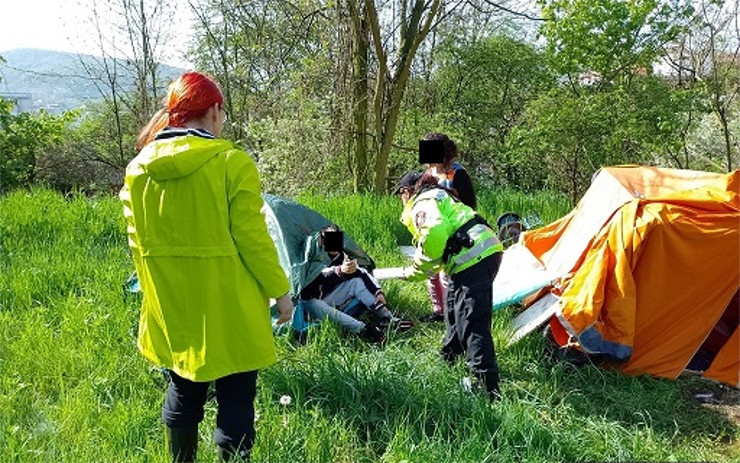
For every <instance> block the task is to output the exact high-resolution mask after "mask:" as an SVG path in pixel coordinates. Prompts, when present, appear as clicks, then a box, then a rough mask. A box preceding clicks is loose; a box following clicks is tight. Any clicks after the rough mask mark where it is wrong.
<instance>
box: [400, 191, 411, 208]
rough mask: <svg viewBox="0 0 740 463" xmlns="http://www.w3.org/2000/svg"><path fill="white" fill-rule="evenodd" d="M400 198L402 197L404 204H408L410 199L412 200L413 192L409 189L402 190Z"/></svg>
mask: <svg viewBox="0 0 740 463" xmlns="http://www.w3.org/2000/svg"><path fill="white" fill-rule="evenodd" d="M399 196H401V202H402V203H403V204H406V203H407V202H408V201H409V199H411V190H409V189H408V188H401V193H400V195H399Z"/></svg>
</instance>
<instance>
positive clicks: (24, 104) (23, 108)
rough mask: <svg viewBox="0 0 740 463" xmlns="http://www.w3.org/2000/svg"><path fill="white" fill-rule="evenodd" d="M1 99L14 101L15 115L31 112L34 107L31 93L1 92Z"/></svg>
mask: <svg viewBox="0 0 740 463" xmlns="http://www.w3.org/2000/svg"><path fill="white" fill-rule="evenodd" d="M0 98H3V99H6V100H10V101H13V102H14V103H15V107H14V108H13V113H14V114H20V113H27V112H30V111H31V109H32V106H33V100H32V99H31V94H30V93H24V92H0Z"/></svg>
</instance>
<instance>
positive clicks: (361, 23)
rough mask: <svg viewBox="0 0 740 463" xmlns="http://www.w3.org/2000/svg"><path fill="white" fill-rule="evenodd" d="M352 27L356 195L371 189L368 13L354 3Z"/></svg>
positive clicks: (350, 7) (354, 182) (354, 181)
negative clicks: (369, 180) (368, 114)
mask: <svg viewBox="0 0 740 463" xmlns="http://www.w3.org/2000/svg"><path fill="white" fill-rule="evenodd" d="M347 4H348V6H349V10H350V16H351V20H350V22H351V25H352V39H353V40H352V42H353V47H352V95H353V100H354V101H353V107H352V113H353V117H352V119H353V138H354V142H355V143H354V150H355V156H354V157H355V169H354V179H353V188H354V190H355V193H358V192H360V191H363V190H366V189H367V188H368V186H369V185H368V175H367V174H368V151H367V130H368V127H367V111H368V95H369V91H370V88H369V86H368V73H369V68H368V63H367V59H368V51H369V44H368V29H367V18H366V15H365V12H364V10H363V11H362V12H359V11H358V9H357V6H356V5H355V4H354V0H349V2H348V3H347Z"/></svg>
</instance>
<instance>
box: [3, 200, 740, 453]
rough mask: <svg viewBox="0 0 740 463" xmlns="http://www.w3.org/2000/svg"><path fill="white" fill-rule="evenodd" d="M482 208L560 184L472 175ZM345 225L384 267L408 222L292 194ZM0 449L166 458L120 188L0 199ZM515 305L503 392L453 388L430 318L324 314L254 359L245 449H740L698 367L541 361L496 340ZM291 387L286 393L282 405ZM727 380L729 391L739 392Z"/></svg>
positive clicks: (389, 209)
mask: <svg viewBox="0 0 740 463" xmlns="http://www.w3.org/2000/svg"><path fill="white" fill-rule="evenodd" d="M480 196H481V197H480V202H481V205H482V206H481V207H480V211H481V212H482V213H483V214H484V215H486V216H487V217H488V218H489V219H491V220H495V218H496V217H497V216H498V214H500V213H502V212H504V211H507V210H513V211H517V212H519V213H522V214H523V213H526V212H529V211H533V212H537V213H538V214H539V216H540V217H541V218H542V221H543V222H544V223H548V222H549V221H552V220H554V219H556V218H557V217H559V216H561V215H563V214H564V213H565V212H567V211H568V210H569V208H570V205H569V204H568V201H567V200H565V199H563V198H560V197H552V196H549V195H546V194H541V195H540V196H525V195H520V194H516V193H510V192H503V193H496V192H482V193H481V194H480ZM299 199H300V201H301V202H302V203H304V204H306V205H308V206H310V207H312V208H314V209H316V210H318V211H319V212H322V213H323V214H324V215H326V216H327V217H329V218H330V219H331V220H333V221H335V222H337V223H338V224H339V225H340V226H342V227H343V228H344V229H345V230H346V232H347V233H348V234H349V235H350V236H352V237H353V238H354V239H355V241H357V242H358V243H359V244H360V245H361V246H363V247H364V248H365V249H366V251H368V253H369V254H370V255H371V256H373V258H374V259H375V260H376V262H377V263H378V264H379V266H381V267H386V266H397V265H400V264H401V263H402V262H403V258H402V257H401V256H400V254H399V253H398V252H397V245H398V244H399V243H402V244H406V243H405V242H406V241H408V239H409V237H408V235H407V234H406V232H405V230H404V229H403V227H402V225H401V224H400V223H399V222H398V219H397V216H398V214H399V212H400V204H399V203H398V200H397V199H396V198H389V197H374V196H372V197H371V196H367V197H363V196H349V197H337V198H320V197H302V198H299ZM0 246H1V248H0V249H1V252H2V254H1V260H0V331H1V337H0V461H1V462H122V461H131V462H145V461H156V462H162V461H167V459H168V456H167V453H166V451H165V446H164V433H163V428H162V424H161V421H160V418H159V416H160V407H161V402H162V399H163V393H164V389H165V382H164V380H163V378H162V376H161V374H160V372H159V371H158V369H157V368H156V367H155V366H153V365H150V364H148V363H147V362H146V361H145V360H144V359H143V358H142V357H141V356H140V355H139V354H138V352H137V349H136V345H135V342H136V332H137V322H138V310H139V302H140V301H139V300H138V298H137V297H132V296H126V295H125V294H124V292H123V291H122V288H121V285H122V283H123V282H124V281H125V279H126V278H127V277H128V276H129V275H130V274H131V272H132V271H133V264H132V262H131V259H130V257H129V254H128V249H127V246H126V241H125V236H124V225H123V218H122V214H121V206H120V203H119V201H118V200H117V198H112V197H111V198H96V199H90V198H86V197H83V196H68V197H65V196H62V195H59V194H57V193H54V192H51V191H48V190H34V191H32V192H30V193H29V192H25V191H24V192H16V193H12V194H10V195H8V196H4V197H2V198H0ZM385 286H386V290H387V295H388V299H389V302H390V304H391V305H392V306H393V307H394V308H395V309H396V310H397V311H398V312H400V313H402V314H404V315H406V316H409V317H413V318H416V317H419V316H421V315H424V314H425V313H426V312H427V311H428V310H429V302H428V298H427V295H426V291H425V288H424V285H423V284H421V283H407V282H388V283H387V284H386V285H385ZM513 316H514V313H513V308H509V309H504V310H501V311H498V312H496V313H495V315H494V327H493V334H494V341H495V343H496V346H497V354H498V358H499V364H500V366H501V369H502V391H503V394H504V400H503V401H502V402H500V403H497V404H493V405H492V404H490V403H489V402H488V401H487V400H486V399H485V398H484V397H482V396H479V395H474V394H468V393H465V392H464V391H463V390H462V388H461V387H460V379H461V378H462V377H463V376H464V375H465V374H466V368H465V365H463V364H459V365H457V366H455V367H454V368H448V367H447V366H445V365H444V364H443V362H442V361H441V360H440V359H439V358H438V356H437V349H438V346H439V342H440V338H441V335H442V330H443V328H442V327H441V326H439V325H433V326H426V325H419V324H417V326H416V327H415V328H414V329H413V330H412V331H411V332H409V333H405V334H403V335H394V336H391V338H390V339H389V342H388V343H387V344H386V345H385V346H384V347H377V346H371V345H368V344H365V343H364V342H362V341H360V340H358V339H356V338H354V337H348V336H345V335H343V334H342V333H341V332H340V331H339V330H338V329H337V328H336V327H335V326H333V325H329V324H325V325H323V326H321V327H320V328H319V329H316V330H314V331H312V332H311V333H310V336H309V339H308V342H307V343H306V344H305V345H302V346H296V345H294V344H293V343H291V342H290V339H289V338H288V337H284V336H283V337H279V338H277V339H276V342H277V346H278V350H279V362H278V363H277V364H276V365H274V366H272V367H270V368H268V369H266V370H264V371H263V372H262V373H261V374H260V382H259V393H258V398H257V404H256V406H257V411H258V419H257V432H258V435H257V442H256V445H255V448H254V452H253V460H254V461H272V462H294V461H298V462H303V461H306V462H309V461H310V462H314V461H315V462H360V461H362V462H373V461H385V462H404V461H408V462H436V461H440V462H441V461H450V462H453V461H454V462H482V461H489V462H561V461H563V462H564V461H625V460H631V461H634V460H640V461H723V462H731V461H740V444H739V442H740V440H739V438H740V426H739V425H738V421H736V420H733V419H730V418H729V417H728V416H729V415H728V413H725V411H727V410H728V409H729V410H730V412H733V411H734V413H736V414H737V406H736V405H735V406H732V405H729V406H725V407H718V406H706V405H702V404H700V403H698V402H697V401H696V400H695V399H694V397H693V393H694V392H696V391H712V392H714V393H715V394H717V395H720V394H721V393H723V391H725V390H724V389H722V388H720V387H719V386H716V385H712V384H710V383H706V382H703V381H699V380H696V379H681V380H678V381H667V380H661V379H655V378H651V377H630V376H624V375H622V374H619V373H617V372H613V371H608V370H604V369H600V368H596V367H594V366H584V367H574V366H572V365H569V364H566V363H552V362H550V361H548V360H546V359H545V358H544V356H543V354H542V353H543V342H542V340H541V338H540V337H539V336H538V335H537V334H532V335H530V336H528V337H527V338H525V339H524V340H522V341H521V342H519V343H517V344H515V345H511V346H509V345H508V343H507V338H508V335H509V330H508V326H509V322H510V320H511V318H512V317H513ZM284 395H289V396H290V397H291V399H292V400H291V403H290V404H289V405H281V404H280V397H282V396H284ZM735 397H736V396H735ZM214 406H215V404H214V403H209V405H208V407H209V408H208V411H207V413H206V420H205V422H204V423H203V424H202V425H201V428H200V435H201V447H200V450H199V460H200V461H216V452H215V447H214V445H213V443H212V439H211V432H212V429H213V425H214V411H215V410H214Z"/></svg>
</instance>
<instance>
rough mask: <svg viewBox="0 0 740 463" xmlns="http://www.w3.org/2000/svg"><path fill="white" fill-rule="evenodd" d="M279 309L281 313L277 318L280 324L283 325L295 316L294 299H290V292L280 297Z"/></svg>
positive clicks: (278, 301)
mask: <svg viewBox="0 0 740 463" xmlns="http://www.w3.org/2000/svg"><path fill="white" fill-rule="evenodd" d="M277 310H278V314H280V317H278V320H277V324H278V325H282V324H283V323H285V322H287V321H289V320H290V319H291V317H293V301H292V300H291V299H290V294H288V293H285V294H284V295H282V296H280V297H279V298H278V300H277Z"/></svg>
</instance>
